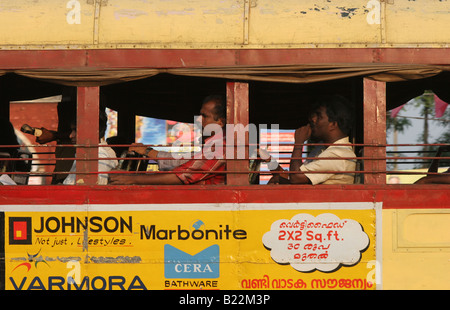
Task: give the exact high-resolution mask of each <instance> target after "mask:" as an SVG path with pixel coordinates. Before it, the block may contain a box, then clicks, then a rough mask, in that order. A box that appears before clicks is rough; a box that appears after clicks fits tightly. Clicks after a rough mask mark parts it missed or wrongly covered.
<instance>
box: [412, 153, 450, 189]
mask: <svg viewBox="0 0 450 310" xmlns="http://www.w3.org/2000/svg"><path fill="white" fill-rule="evenodd" d="M444 152H450V145H445V146H440V147H439V148H438V150H437V152H436V155H435V157H441V155H442V153H444ZM439 161H440V158H435V159H433V160H432V161H431V164H430V168H428V173H436V172H438V168H439ZM414 184H450V168H449V169H447V171H445V172H444V173H441V174H429V175H427V176H426V177H423V178H420V179H419V180H417V181H416V182H415V183H414Z"/></svg>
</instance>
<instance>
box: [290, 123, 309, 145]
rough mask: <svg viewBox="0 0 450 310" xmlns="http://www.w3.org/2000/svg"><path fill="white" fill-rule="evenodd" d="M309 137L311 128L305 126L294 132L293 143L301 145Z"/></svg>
mask: <svg viewBox="0 0 450 310" xmlns="http://www.w3.org/2000/svg"><path fill="white" fill-rule="evenodd" d="M309 137H311V126H310V125H309V124H308V125H305V126H302V127H300V128H298V129H297V130H296V131H295V135H294V138H295V143H296V144H297V143H303V142H305V141H306V140H308V139H309Z"/></svg>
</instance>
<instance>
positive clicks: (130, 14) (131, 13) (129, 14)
mask: <svg viewBox="0 0 450 310" xmlns="http://www.w3.org/2000/svg"><path fill="white" fill-rule="evenodd" d="M143 15H148V13H147V12H145V11H139V10H127V9H122V10H119V11H115V12H114V18H115V19H117V20H119V19H121V18H136V17H139V16H143Z"/></svg>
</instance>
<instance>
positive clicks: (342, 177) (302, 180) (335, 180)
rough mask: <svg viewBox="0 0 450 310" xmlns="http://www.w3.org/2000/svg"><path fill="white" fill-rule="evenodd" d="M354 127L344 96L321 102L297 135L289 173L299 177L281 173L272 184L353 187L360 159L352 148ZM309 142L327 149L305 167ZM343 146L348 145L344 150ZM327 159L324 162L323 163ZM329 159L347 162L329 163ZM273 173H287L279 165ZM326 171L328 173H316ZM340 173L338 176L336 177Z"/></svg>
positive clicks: (323, 99) (319, 151)
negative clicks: (305, 146) (306, 149)
mask: <svg viewBox="0 0 450 310" xmlns="http://www.w3.org/2000/svg"><path fill="white" fill-rule="evenodd" d="M351 126H352V110H351V107H350V105H349V102H348V101H347V100H346V99H344V98H342V97H340V96H336V95H335V96H324V97H321V98H319V100H317V102H316V104H315V105H314V106H313V110H312V113H311V114H310V116H309V124H307V125H305V126H302V127H300V128H298V129H297V130H296V131H295V146H294V149H293V151H292V159H291V162H290V166H289V170H290V171H295V172H298V173H289V174H287V173H284V174H283V173H282V172H281V173H278V174H276V175H274V177H273V178H272V179H271V180H270V181H269V183H275V184H312V185H316V184H353V183H354V173H345V172H346V171H355V169H356V155H355V153H354V152H353V149H352V147H351V146H349V145H348V144H349V143H350V142H349V134H350V130H351ZM306 140H310V141H318V142H320V143H323V144H330V145H329V146H328V147H326V146H324V147H322V148H321V149H320V150H318V151H317V150H313V152H314V151H317V154H315V155H312V156H311V155H310V157H314V158H317V159H313V160H307V161H305V162H303V163H302V160H301V159H300V158H301V156H302V150H303V144H304V143H305V141H306ZM341 144H344V145H342V146H341ZM320 158H324V159H320ZM326 158H343V159H341V160H339V159H326ZM273 171H284V170H283V168H281V167H280V166H279V165H278V167H277V168H275V169H273ZM320 171H323V172H324V173H323V174H322V173H315V172H320ZM333 172H336V173H333Z"/></svg>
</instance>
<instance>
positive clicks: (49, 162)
mask: <svg viewBox="0 0 450 310" xmlns="http://www.w3.org/2000/svg"><path fill="white" fill-rule="evenodd" d="M282 145H283V147H295V146H297V145H296V144H293V143H291V144H289V143H283V144H282ZM329 145H330V144H323V143H311V144H304V145H303V146H304V147H315V146H329ZM446 145H447V144H358V143H350V144H340V145H339V146H351V147H353V148H359V149H361V150H364V149H365V148H382V149H383V151H384V154H386V155H385V156H364V155H361V156H355V157H340V158H336V157H322V158H320V159H318V158H317V157H308V155H307V154H308V153H307V152H305V151H304V152H303V154H306V155H305V156H302V157H291V156H288V155H289V154H290V152H279V153H278V155H279V156H274V158H275V159H276V160H277V161H278V162H279V163H281V164H284V165H285V166H286V165H288V163H289V161H290V160H292V159H298V160H342V159H345V160H355V161H357V162H359V163H361V164H362V166H364V163H367V162H369V161H382V162H385V163H386V164H387V165H392V164H396V165H414V164H422V166H423V169H425V170H424V171H414V169H408V171H406V170H398V169H397V170H392V169H383V170H368V169H364V168H362V169H357V170H353V171H309V172H308V173H311V174H315V173H317V174H328V173H334V174H354V175H368V174H382V175H426V174H428V175H433V174H439V172H427V171H426V169H427V167H428V165H429V164H430V162H431V161H432V160H436V159H439V160H440V161H441V162H443V163H444V164H447V165H448V164H449V163H450V157H449V156H443V157H436V156H432V155H430V154H431V153H434V151H423V150H422V149H417V150H404V151H401V150H396V151H392V150H387V148H392V147H397V148H402V147H408V148H409V147H414V148H423V147H438V146H446ZM48 146H49V145H45V144H44V145H32V146H22V148H26V147H28V148H30V147H33V148H36V149H38V148H39V147H48ZM129 146H130V145H129V144H117V145H80V144H75V145H73V144H69V145H58V147H74V148H76V149H80V148H86V149H87V148H101V147H113V148H114V147H120V148H128V147H129ZM183 146H184V147H187V148H188V147H189V146H186V145H183ZM196 146H197V147H198V145H192V147H196ZM226 146H227V145H224V147H226ZM229 146H230V147H236V148H243V147H244V148H250V147H257V146H259V145H256V144H247V145H229ZM263 146H264V147H267V146H268V145H267V144H263ZM269 146H270V145H269ZM1 147H2V148H3V149H7V148H17V145H7V146H1ZM52 147H54V145H52ZM145 147H152V148H171V147H174V146H171V145H145ZM177 147H178V148H179V146H177ZM269 153H270V152H269ZM403 153H405V154H414V153H415V154H420V153H426V154H427V155H426V156H403V155H397V154H403ZM52 154H53V153H52V152H39V151H36V152H34V153H32V154H31V155H32V157H31V158H0V161H4V162H8V161H10V162H18V161H31V162H32V166H53V165H55V162H57V161H62V160H65V161H99V160H117V161H122V160H125V158H124V157H108V158H100V157H98V156H96V157H91V158H77V157H63V158H55V157H48V158H43V157H41V155H52ZM281 155H286V157H282V156H281ZM223 159H224V160H225V161H226V162H232V161H243V160H245V161H246V160H256V161H260V162H261V165H264V161H263V159H262V158H261V157H251V158H244V159H242V158H223ZM126 160H130V161H140V160H148V159H146V158H142V157H127V158H126ZM157 160H178V159H175V158H173V157H159V158H158V159H157ZM409 160H412V161H411V162H409ZM263 167H264V166H263ZM410 170H411V171H410ZM183 172H188V171H183V170H180V171H177V173H183ZM189 172H191V171H189ZM2 173H7V174H9V175H12V176H13V175H26V176H28V177H50V176H53V175H58V174H59V175H68V174H72V173H75V174H79V175H92V174H94V175H95V174H130V175H133V174H171V173H174V172H173V171H154V170H146V171H125V170H112V171H106V172H105V171H83V172H80V171H78V172H74V171H42V170H41V171H39V170H33V171H3V172H2ZM191 173H195V174H202V173H211V172H209V171H195V172H191ZM213 173H215V174H225V175H226V174H257V175H261V176H262V175H265V176H266V175H276V174H280V173H283V174H287V175H290V174H296V173H301V172H299V171H287V170H285V171H268V170H266V169H259V170H255V171H253V170H252V171H249V170H245V169H243V170H235V169H233V170H225V171H214V172H213Z"/></svg>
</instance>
